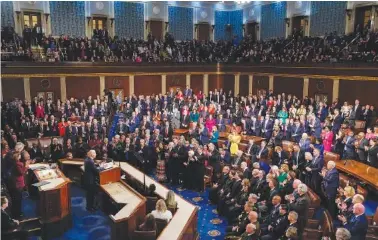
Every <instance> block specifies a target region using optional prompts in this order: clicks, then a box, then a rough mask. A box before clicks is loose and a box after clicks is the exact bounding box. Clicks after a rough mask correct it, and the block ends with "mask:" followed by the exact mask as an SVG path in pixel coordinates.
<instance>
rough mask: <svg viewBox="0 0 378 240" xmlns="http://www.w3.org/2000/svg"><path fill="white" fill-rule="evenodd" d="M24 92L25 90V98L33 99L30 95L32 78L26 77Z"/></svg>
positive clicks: (27, 99)
mask: <svg viewBox="0 0 378 240" xmlns="http://www.w3.org/2000/svg"><path fill="white" fill-rule="evenodd" d="M24 92H25V100H26V101H31V96H30V78H28V77H24Z"/></svg>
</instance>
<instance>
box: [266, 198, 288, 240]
mask: <svg viewBox="0 0 378 240" xmlns="http://www.w3.org/2000/svg"><path fill="white" fill-rule="evenodd" d="M268 224H269V225H268V227H267V228H266V229H262V235H263V236H262V237H261V240H275V239H279V238H280V237H282V236H284V234H285V231H286V229H287V227H288V226H289V220H288V215H287V206H286V205H285V204H281V205H280V207H279V215H278V216H277V218H276V219H275V220H273V221H271V222H268Z"/></svg>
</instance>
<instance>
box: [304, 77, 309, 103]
mask: <svg viewBox="0 0 378 240" xmlns="http://www.w3.org/2000/svg"><path fill="white" fill-rule="evenodd" d="M309 84H310V79H309V78H308V77H305V78H303V94H302V95H303V96H302V98H304V97H306V96H308V87H309Z"/></svg>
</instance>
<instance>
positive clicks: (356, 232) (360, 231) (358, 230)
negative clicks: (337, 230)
mask: <svg viewBox="0 0 378 240" xmlns="http://www.w3.org/2000/svg"><path fill="white" fill-rule="evenodd" d="M344 227H345V228H346V229H348V230H349V232H350V234H351V235H352V238H351V240H365V238H366V233H367V229H368V221H367V218H366V215H365V214H362V215H361V216H358V217H356V216H353V217H352V218H351V220H350V221H349V222H348V223H347V224H346V225H344Z"/></svg>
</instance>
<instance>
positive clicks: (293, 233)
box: [283, 227, 298, 240]
mask: <svg viewBox="0 0 378 240" xmlns="http://www.w3.org/2000/svg"><path fill="white" fill-rule="evenodd" d="M283 239H285V240H297V239H298V229H297V228H296V227H289V228H288V229H287V230H286V232H285V237H284V238H283Z"/></svg>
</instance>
